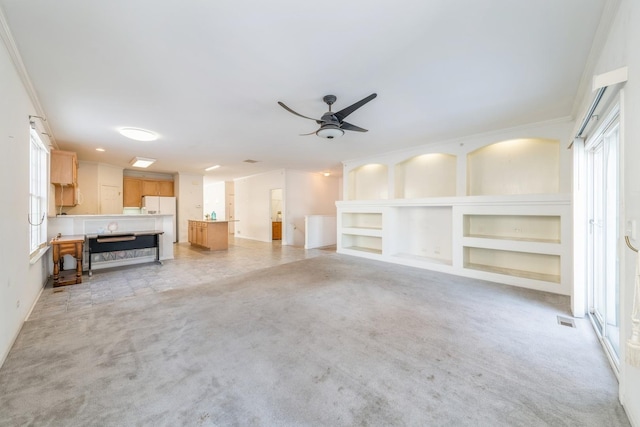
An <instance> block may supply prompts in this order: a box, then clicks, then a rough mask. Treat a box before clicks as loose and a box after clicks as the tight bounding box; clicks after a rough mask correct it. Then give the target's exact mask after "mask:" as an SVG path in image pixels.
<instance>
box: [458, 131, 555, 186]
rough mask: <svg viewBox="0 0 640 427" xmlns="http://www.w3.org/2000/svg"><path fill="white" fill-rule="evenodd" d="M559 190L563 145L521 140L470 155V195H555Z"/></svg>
mask: <svg viewBox="0 0 640 427" xmlns="http://www.w3.org/2000/svg"><path fill="white" fill-rule="evenodd" d="M559 188H560V142H559V141H557V140H551V139H535V138H522V139H513V140H509V141H503V142H496V143H494V144H491V145H487V146H484V147H482V148H479V149H477V150H475V151H473V152H471V153H469V154H468V155H467V195H469V196H489V195H513V194H553V193H558V191H559Z"/></svg>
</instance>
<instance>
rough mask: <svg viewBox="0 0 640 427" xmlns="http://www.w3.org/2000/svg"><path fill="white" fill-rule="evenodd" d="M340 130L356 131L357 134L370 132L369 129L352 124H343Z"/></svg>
mask: <svg viewBox="0 0 640 427" xmlns="http://www.w3.org/2000/svg"><path fill="white" fill-rule="evenodd" d="M340 129H343V130H354V131H356V132H369V131H368V130H367V129H363V128H361V127H360V126H356V125H352V124H351V123H347V122H342V124H341V125H340Z"/></svg>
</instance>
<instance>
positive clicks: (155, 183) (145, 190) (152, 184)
mask: <svg viewBox="0 0 640 427" xmlns="http://www.w3.org/2000/svg"><path fill="white" fill-rule="evenodd" d="M142 195H143V196H168V197H173V181H162V180H150V179H143V180H142Z"/></svg>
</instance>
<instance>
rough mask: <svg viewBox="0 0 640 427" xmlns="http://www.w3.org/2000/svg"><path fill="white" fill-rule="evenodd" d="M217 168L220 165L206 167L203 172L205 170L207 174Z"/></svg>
mask: <svg viewBox="0 0 640 427" xmlns="http://www.w3.org/2000/svg"><path fill="white" fill-rule="evenodd" d="M219 167H220V165H215V166H209V167H208V168H206V169H205V170H206V171H207V172H209V171H212V170H214V169H218V168H219Z"/></svg>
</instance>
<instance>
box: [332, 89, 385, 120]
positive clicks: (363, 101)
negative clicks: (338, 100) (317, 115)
mask: <svg viewBox="0 0 640 427" xmlns="http://www.w3.org/2000/svg"><path fill="white" fill-rule="evenodd" d="M376 96H378V94H377V93H372V94H371V95H369V96H367V97H366V98H364V99H361V100H360V101H358V102H356V103H355V104H353V105H350V106H348V107H347V108H343V109H342V110H340V111H338V112H337V113H334V116H336V117H337V118H338V120H339V121H340V123H342V121H343V120H344V119H345V118H346V117H347V116H348V115H349V114H351V113H353V112H354V111H356V110H357V109H358V108H360V107H362V106H363V105H364V104H366V103H367V102H369V101H371V100H372V99H374V98H375V97H376Z"/></svg>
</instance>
